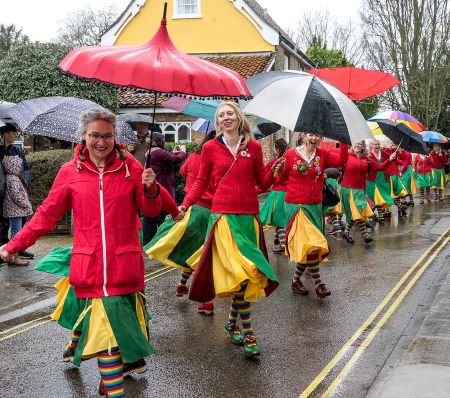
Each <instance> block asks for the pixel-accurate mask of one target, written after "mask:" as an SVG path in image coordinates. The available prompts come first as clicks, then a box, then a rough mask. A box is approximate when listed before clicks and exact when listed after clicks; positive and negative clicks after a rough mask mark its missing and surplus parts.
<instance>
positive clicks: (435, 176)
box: [430, 144, 448, 201]
mask: <svg viewBox="0 0 450 398" xmlns="http://www.w3.org/2000/svg"><path fill="white" fill-rule="evenodd" d="M430 159H431V172H432V181H431V187H432V188H433V191H434V200H439V201H442V200H444V199H443V197H442V192H443V191H444V186H445V171H444V170H445V169H444V167H445V163H447V162H448V159H447V155H446V154H445V151H443V150H442V148H441V146H440V145H439V144H433V150H432V151H431V153H430Z"/></svg>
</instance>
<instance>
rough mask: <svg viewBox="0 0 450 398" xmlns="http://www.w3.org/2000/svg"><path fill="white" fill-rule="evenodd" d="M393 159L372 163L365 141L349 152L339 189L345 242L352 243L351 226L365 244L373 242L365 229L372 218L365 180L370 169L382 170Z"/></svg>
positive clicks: (392, 156)
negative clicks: (356, 230) (359, 233)
mask: <svg viewBox="0 0 450 398" xmlns="http://www.w3.org/2000/svg"><path fill="white" fill-rule="evenodd" d="M394 158H395V155H391V157H390V158H389V159H387V160H386V161H384V162H383V163H381V164H380V163H378V162H376V163H375V162H373V163H372V162H371V161H370V160H369V159H370V158H368V156H367V150H366V144H365V141H361V142H357V143H356V144H355V145H353V148H351V149H350V150H349V154H348V161H347V163H346V165H345V170H344V177H343V178H342V188H341V202H342V205H343V207H344V212H345V218H346V220H347V225H346V226H345V230H344V231H343V232H342V237H343V238H344V239H345V240H346V241H347V242H349V243H354V240H353V237H352V236H351V235H350V231H351V229H352V227H353V225H356V226H357V227H358V228H359V230H360V232H361V235H362V237H363V238H364V241H365V242H366V243H370V242H372V241H373V238H372V236H371V235H370V234H369V232H368V231H367V229H366V221H367V220H368V218H369V217H372V216H373V212H372V209H371V208H370V206H369V204H368V203H367V197H366V179H367V176H368V174H369V171H370V170H371V169H373V170H374V171H378V170H384V169H385V168H386V167H387V165H388V164H389V162H390V161H391V160H393V159H394Z"/></svg>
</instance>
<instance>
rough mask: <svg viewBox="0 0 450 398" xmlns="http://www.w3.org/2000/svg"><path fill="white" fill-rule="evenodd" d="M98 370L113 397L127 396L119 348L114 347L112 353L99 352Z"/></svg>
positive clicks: (105, 386)
mask: <svg viewBox="0 0 450 398" xmlns="http://www.w3.org/2000/svg"><path fill="white" fill-rule="evenodd" d="M97 364H98V370H99V371H100V377H101V381H102V383H103V386H104V388H105V390H106V392H107V393H108V397H111V398H123V397H125V393H124V389H123V364H122V356H121V355H120V351H119V350H118V348H113V349H112V350H111V354H109V353H108V351H102V352H100V353H98V354H97Z"/></svg>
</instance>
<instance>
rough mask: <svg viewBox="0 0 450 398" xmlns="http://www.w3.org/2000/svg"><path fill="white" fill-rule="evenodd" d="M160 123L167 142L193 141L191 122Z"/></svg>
mask: <svg viewBox="0 0 450 398" xmlns="http://www.w3.org/2000/svg"><path fill="white" fill-rule="evenodd" d="M159 125H160V127H161V130H162V132H163V134H164V137H165V138H166V142H190V141H191V123H190V122H172V123H159Z"/></svg>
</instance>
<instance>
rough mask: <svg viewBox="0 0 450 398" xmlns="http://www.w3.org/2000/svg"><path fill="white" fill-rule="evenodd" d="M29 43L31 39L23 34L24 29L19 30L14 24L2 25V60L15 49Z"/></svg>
mask: <svg viewBox="0 0 450 398" xmlns="http://www.w3.org/2000/svg"><path fill="white" fill-rule="evenodd" d="M29 41H30V38H29V37H28V36H27V35H26V34H24V33H22V29H19V30H17V29H16V27H15V25H14V24H12V25H8V26H6V25H3V24H0V60H1V59H3V58H5V57H6V56H7V55H8V53H9V52H10V51H11V49H12V48H13V47H15V46H17V45H20V44H24V43H28V42H29Z"/></svg>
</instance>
